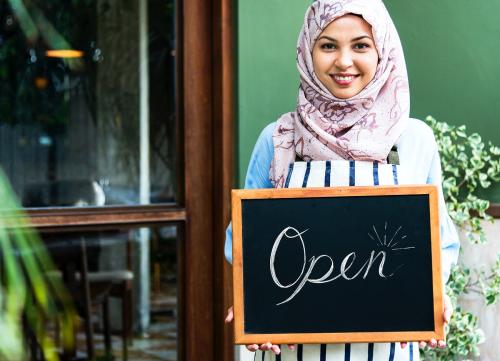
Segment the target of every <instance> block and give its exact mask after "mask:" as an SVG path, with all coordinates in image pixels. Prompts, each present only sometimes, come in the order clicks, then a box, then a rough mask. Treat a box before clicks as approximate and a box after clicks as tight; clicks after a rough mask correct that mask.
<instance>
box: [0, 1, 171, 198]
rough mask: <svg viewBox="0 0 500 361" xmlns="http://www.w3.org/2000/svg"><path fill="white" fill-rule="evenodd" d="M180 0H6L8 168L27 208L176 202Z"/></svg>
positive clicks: (1, 30)
mask: <svg viewBox="0 0 500 361" xmlns="http://www.w3.org/2000/svg"><path fill="white" fill-rule="evenodd" d="M175 11H176V9H175V1H174V0H149V1H146V0H127V1H109V0H72V1H67V0H0V164H1V166H2V167H3V168H4V170H5V171H6V173H7V175H8V176H9V178H10V181H11V182H12V185H13V187H14V189H15V191H16V193H17V194H18V196H19V197H20V198H21V199H22V202H23V205H24V206H26V207H52V206H102V205H118V204H148V203H159V202H162V203H163V202H174V201H176V199H175V195H176V188H177V181H176V180H177V178H178V176H179V175H178V172H177V167H176V159H177V154H176V149H177V124H176V109H175V108H176V107H175V104H176V88H175V77H176V74H175V24H174V20H175Z"/></svg>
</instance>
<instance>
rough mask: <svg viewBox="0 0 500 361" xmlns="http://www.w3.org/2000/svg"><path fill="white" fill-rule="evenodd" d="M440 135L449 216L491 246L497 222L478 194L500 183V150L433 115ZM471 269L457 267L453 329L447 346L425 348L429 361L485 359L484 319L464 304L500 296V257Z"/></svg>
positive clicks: (450, 287)
mask: <svg viewBox="0 0 500 361" xmlns="http://www.w3.org/2000/svg"><path fill="white" fill-rule="evenodd" d="M426 120H427V123H428V124H429V125H430V126H431V128H432V130H433V131H434V135H435V137H436V142H437V145H438V149H439V153H440V156H441V163H442V165H443V195H444V198H445V201H446V203H447V208H448V213H449V215H450V217H451V219H452V220H453V221H454V222H455V224H456V225H457V226H458V227H460V228H461V229H462V230H463V233H464V234H465V236H466V238H467V240H468V241H469V242H471V244H473V245H475V244H479V243H485V242H487V239H486V235H485V233H484V230H483V227H482V224H483V222H493V218H492V217H491V216H490V215H488V214H487V213H486V211H487V209H488V208H489V206H490V202H489V201H488V200H485V199H482V198H480V197H479V196H478V194H477V193H478V191H479V190H480V189H486V188H489V187H490V186H491V185H492V184H495V183H496V182H498V181H499V180H500V147H497V146H494V145H493V144H492V143H491V142H488V144H485V143H484V142H483V140H482V139H481V137H480V136H479V135H478V134H477V133H473V134H470V135H468V134H467V132H466V127H465V126H464V125H462V126H452V125H449V124H447V123H445V122H439V121H437V120H436V119H434V118H433V117H431V116H429V117H427V119H426ZM488 267H489V268H487V269H486V270H485V269H484V268H479V267H476V268H469V267H466V266H464V265H463V264H459V265H456V266H455V267H454V268H453V269H452V271H451V275H450V279H449V280H448V283H447V285H446V291H447V293H448V295H449V296H450V298H451V300H452V303H453V305H454V308H455V310H454V314H453V316H452V318H451V322H450V323H449V325H448V326H447V348H445V349H429V348H426V349H424V350H422V352H421V354H422V356H423V358H424V359H426V360H438V361H449V360H456V359H463V358H467V357H470V356H478V355H479V347H478V345H479V344H481V343H482V342H484V340H485V335H484V333H483V331H482V330H481V329H480V328H479V326H478V319H477V317H476V316H474V315H473V314H472V313H470V312H467V311H465V310H462V308H461V307H460V306H459V305H458V299H459V297H460V296H461V295H463V294H467V293H470V292H474V293H479V294H482V296H483V297H484V301H485V304H486V305H493V304H495V303H496V302H497V301H498V299H499V298H500V255H497V260H496V262H495V264H494V265H492V266H488Z"/></svg>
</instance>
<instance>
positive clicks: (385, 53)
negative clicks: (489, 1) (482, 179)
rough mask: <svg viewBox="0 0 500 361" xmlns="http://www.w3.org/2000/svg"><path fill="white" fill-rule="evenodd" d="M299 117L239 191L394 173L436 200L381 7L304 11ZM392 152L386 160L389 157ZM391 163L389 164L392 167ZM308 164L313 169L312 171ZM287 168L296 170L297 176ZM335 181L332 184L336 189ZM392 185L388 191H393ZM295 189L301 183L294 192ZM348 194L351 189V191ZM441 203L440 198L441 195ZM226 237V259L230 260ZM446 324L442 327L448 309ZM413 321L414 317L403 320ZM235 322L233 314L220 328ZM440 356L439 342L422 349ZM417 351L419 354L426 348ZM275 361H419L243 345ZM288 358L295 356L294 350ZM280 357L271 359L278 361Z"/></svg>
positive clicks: (435, 173)
mask: <svg viewBox="0 0 500 361" xmlns="http://www.w3.org/2000/svg"><path fill="white" fill-rule="evenodd" d="M297 67H298V70H299V73H300V89H299V96H298V101H297V108H296V110H295V111H293V112H291V113H286V114H284V115H283V116H282V117H281V118H280V119H278V121H277V122H276V123H272V124H270V125H269V126H267V127H266V128H265V129H264V130H263V132H262V133H261V135H260V137H259V139H258V141H257V144H256V145H255V148H254V151H253V154H252V157H251V160H250V164H249V168H248V172H247V178H246V182H245V188H271V187H276V188H280V187H288V186H293V184H294V179H295V178H297V172H295V169H296V168H300V167H299V166H298V165H299V164H300V163H297V161H307V162H310V167H311V169H312V172H315V171H316V172H321V170H320V169H319V168H320V167H316V170H315V165H316V164H319V163H321V162H317V161H332V160H333V161H337V162H339V164H342V162H347V161H351V163H348V164H351V165H350V166H356V165H353V164H354V162H352V161H356V163H357V164H359V165H362V164H363V162H370V163H373V162H376V163H380V164H381V166H382V165H384V164H385V163H399V164H400V166H398V172H399V173H398V176H399V177H400V179H406V180H407V182H408V183H413V184H425V183H427V184H435V185H437V186H438V187H439V189H440V190H441V185H440V182H441V168H440V162H439V154H438V152H437V146H436V142H435V140H434V136H433V134H432V131H431V130H430V128H429V127H428V126H427V125H425V124H424V123H423V122H421V121H419V120H415V119H411V118H410V117H409V104H410V98H409V87H408V77H407V73H406V65H405V61H404V55H403V50H402V47H401V43H400V40H399V36H398V34H397V31H396V29H395V27H394V24H393V22H392V20H391V18H390V16H389V14H388V13H387V10H386V8H385V6H384V5H383V3H382V2H381V1H380V0H318V1H315V2H314V3H313V4H312V5H311V6H310V7H309V8H308V10H307V12H306V15H305V19H304V25H303V27H302V30H301V32H300V35H299V40H298V47H297ZM391 150H392V151H391ZM394 155H396V156H395V157H393V156H394ZM311 164H312V165H311ZM294 165H297V166H295V167H294ZM339 182H340V183H342V180H337V184H340V183H339ZM397 183H398V182H397V180H395V184H397ZM299 184H300V182H299ZM348 184H349V183H348ZM441 193H442V192H441ZM440 196H441V200H440V220H441V238H442V265H443V280H444V281H446V280H447V278H448V276H449V272H450V267H451V265H452V264H453V263H454V262H456V258H457V255H458V247H459V246H458V237H457V234H456V231H455V229H454V226H453V224H452V222H451V220H450V219H449V217H448V215H447V214H446V207H445V206H444V201H443V199H442V194H441V195H440ZM231 248H232V244H231V228H230V227H229V228H228V232H227V239H226V249H225V251H226V257H227V258H228V260H231ZM447 301H448V302H446V303H447V307H446V309H445V311H444V315H443V317H444V318H445V321H448V320H449V318H450V315H451V307H450V306H449V300H447ZM410 312H411V311H410ZM231 319H232V314H231V312H230V314H229V315H228V318H227V320H228V321H230V320H231ZM427 341H428V345H429V346H431V347H436V346H439V347H445V343H444V340H430V341H429V340H427ZM425 344H426V342H424V341H422V342H421V344H420V346H423V345H425ZM247 348H248V349H249V350H251V351H258V350H260V351H259V352H262V351H263V352H265V351H272V352H267V353H266V354H265V355H262V356H261V355H259V356H258V359H259V360H261V359H264V358H265V357H268V358H272V357H273V356H272V354H273V353H274V354H276V355H278V354H280V352H281V355H280V356H279V358H280V359H281V360H304V361H306V360H307V361H312V360H315V361H316V360H317V361H323V360H330V359H332V360H333V359H335V360H337V359H339V360H351V361H357V360H417V359H418V349H417V347H416V345H414V344H413V343H410V345H409V347H407V348H406V344H405V343H402V344H401V345H400V347H396V345H395V344H394V343H387V344H353V345H338V344H337V345H303V346H302V345H299V346H298V348H297V350H296V351H292V350H290V349H287V348H286V347H285V348H282V349H280V347H279V346H278V345H272V344H271V343H266V344H262V345H248V346H247ZM292 348H293V347H292ZM277 357H278V356H277Z"/></svg>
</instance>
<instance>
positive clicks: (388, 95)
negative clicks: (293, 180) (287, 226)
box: [270, 0, 410, 188]
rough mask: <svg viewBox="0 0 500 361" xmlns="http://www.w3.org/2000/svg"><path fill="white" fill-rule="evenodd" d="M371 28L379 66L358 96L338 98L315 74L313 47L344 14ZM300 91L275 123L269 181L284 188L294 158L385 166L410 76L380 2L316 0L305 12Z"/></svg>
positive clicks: (402, 119)
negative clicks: (292, 108) (291, 107)
mask: <svg viewBox="0 0 500 361" xmlns="http://www.w3.org/2000/svg"><path fill="white" fill-rule="evenodd" d="M349 13H353V14H358V15H361V16H362V17H363V18H364V19H365V20H366V21H367V22H368V23H369V24H370V25H371V26H372V32H373V36H374V40H375V45H376V48H377V51H378V54H379V63H378V66H377V70H376V72H375V77H374V78H373V79H372V81H371V82H370V83H369V84H368V85H367V86H366V87H365V88H364V89H363V90H362V91H361V92H360V93H359V94H357V95H355V96H354V97H352V98H349V99H338V98H336V97H335V96H333V95H332V94H331V93H330V92H329V91H328V89H327V88H326V87H325V86H324V85H323V84H322V83H321V82H320V81H319V79H318V78H317V77H316V74H315V73H314V68H313V59H312V50H313V47H314V43H315V41H316V39H317V38H318V36H319V35H320V34H321V32H322V31H323V29H325V28H326V27H327V26H328V24H330V23H331V22H332V21H333V20H335V19H336V18H338V17H341V16H342V15H345V14H349ZM297 68H298V70H299V74H300V89H299V96H298V100H297V108H296V110H295V111H294V112H291V113H286V114H284V115H282V116H281V118H280V119H278V121H277V124H276V128H275V130H274V134H273V143H274V157H273V161H272V163H271V170H270V178H271V181H272V183H273V185H274V186H275V187H276V188H280V187H283V185H284V182H285V177H286V175H287V172H288V168H289V165H290V163H293V162H294V161H295V159H296V155H298V156H299V157H300V158H302V159H304V160H336V159H352V160H364V161H377V162H381V163H385V162H386V158H387V155H388V154H389V152H390V150H391V148H392V146H393V145H394V144H395V143H396V141H397V139H398V138H399V136H400V135H401V133H402V132H403V130H404V127H405V125H406V123H407V119H408V117H409V105H410V95H409V88H408V76H407V73H406V65H405V60H404V55H403V49H402V46H401V41H400V40H399V36H398V33H397V31H396V28H395V27H394V24H393V22H392V20H391V18H390V16H389V13H388V12H387V9H386V8H385V6H384V4H383V3H382V1H381V0H317V1H315V2H314V3H313V4H312V5H311V6H310V7H309V9H308V10H307V12H306V15H305V19H304V25H303V26H302V30H301V32H300V35H299V40H298V44H297Z"/></svg>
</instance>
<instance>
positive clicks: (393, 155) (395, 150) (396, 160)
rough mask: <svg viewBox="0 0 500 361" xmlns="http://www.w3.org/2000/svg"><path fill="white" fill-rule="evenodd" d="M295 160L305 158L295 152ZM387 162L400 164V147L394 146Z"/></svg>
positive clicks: (298, 160) (299, 160)
mask: <svg viewBox="0 0 500 361" xmlns="http://www.w3.org/2000/svg"><path fill="white" fill-rule="evenodd" d="M295 161H296V162H303V161H304V160H303V159H302V158H301V157H300V156H299V155H298V154H295ZM387 164H396V165H399V154H398V148H397V147H396V146H393V147H392V149H391V151H390V152H389V155H388V156H387Z"/></svg>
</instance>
